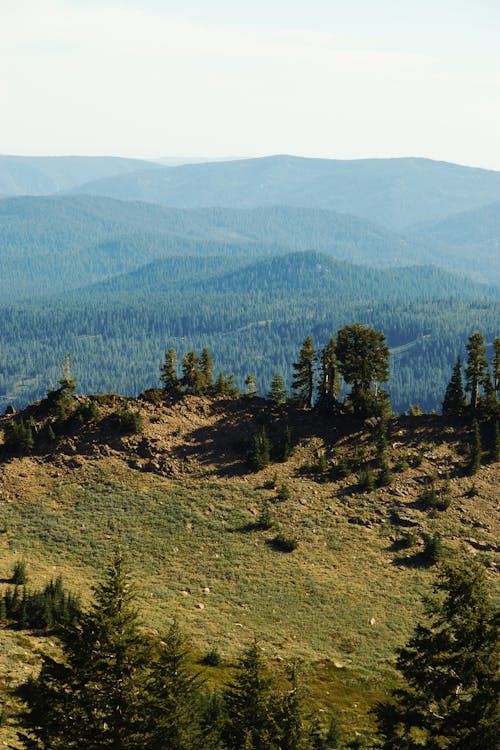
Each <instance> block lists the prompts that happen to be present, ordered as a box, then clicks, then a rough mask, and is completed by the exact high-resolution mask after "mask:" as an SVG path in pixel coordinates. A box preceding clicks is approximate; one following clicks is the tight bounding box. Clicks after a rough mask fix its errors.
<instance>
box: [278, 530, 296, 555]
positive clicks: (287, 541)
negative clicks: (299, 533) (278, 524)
mask: <svg viewBox="0 0 500 750" xmlns="http://www.w3.org/2000/svg"><path fill="white" fill-rule="evenodd" d="M272 545H273V547H274V548H275V549H277V550H279V551H280V552H293V551H294V550H295V549H297V547H298V546H299V542H298V540H297V539H296V538H295V537H293V536H285V535H284V534H282V533H280V534H276V536H275V537H274V539H273V540H272Z"/></svg>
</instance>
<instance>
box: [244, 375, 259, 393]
mask: <svg viewBox="0 0 500 750" xmlns="http://www.w3.org/2000/svg"><path fill="white" fill-rule="evenodd" d="M245 385H246V387H247V391H246V393H245V396H250V397H251V396H258V395H259V389H258V388H257V384H256V382H255V377H254V376H253V375H249V376H248V377H247V378H246V380H245Z"/></svg>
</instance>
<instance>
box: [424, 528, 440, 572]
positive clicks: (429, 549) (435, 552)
mask: <svg viewBox="0 0 500 750" xmlns="http://www.w3.org/2000/svg"><path fill="white" fill-rule="evenodd" d="M422 554H423V556H424V558H425V559H426V560H427V562H429V563H430V564H431V565H435V564H436V563H437V562H439V561H440V560H442V559H443V557H444V549H443V543H442V541H441V537H440V535H439V534H432V535H431V534H426V535H425V537H424V550H423V553H422Z"/></svg>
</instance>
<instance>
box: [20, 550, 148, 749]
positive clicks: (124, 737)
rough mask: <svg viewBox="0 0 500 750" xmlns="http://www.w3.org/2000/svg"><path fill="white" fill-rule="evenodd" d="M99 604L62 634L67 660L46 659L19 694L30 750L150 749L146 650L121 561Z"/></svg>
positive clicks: (111, 573)
mask: <svg viewBox="0 0 500 750" xmlns="http://www.w3.org/2000/svg"><path fill="white" fill-rule="evenodd" d="M94 596H95V603H94V605H93V607H92V609H91V610H90V611H89V612H88V613H86V614H85V615H83V616H82V618H81V621H80V622H79V623H77V624H76V625H73V626H70V627H68V628H66V629H64V630H63V631H62V633H61V641H62V658H61V659H60V660H58V659H53V658H52V657H50V656H44V657H43V661H42V668H41V671H40V674H39V676H38V677H37V678H36V679H33V680H30V681H28V682H27V683H25V684H24V685H23V686H21V688H20V690H19V693H20V696H21V698H22V699H23V700H24V702H25V709H24V711H23V712H22V713H21V716H20V720H19V723H20V726H21V727H22V729H21V732H20V735H19V736H20V739H21V741H22V744H23V746H24V747H25V748H27V750H81V749H82V748H99V749H101V748H102V750H105V749H106V748H109V749H110V750H137V748H138V747H142V746H143V744H144V743H145V740H146V737H147V734H148V732H149V726H148V721H147V711H146V706H147V703H146V702H145V696H146V692H145V676H146V664H147V661H146V658H145V654H146V649H145V642H144V640H143V638H142V637H141V635H140V633H139V629H138V627H139V623H138V616H137V613H136V610H135V607H134V593H133V590H132V588H131V583H130V580H129V577H128V575H127V574H126V572H125V570H124V565H123V560H122V558H121V555H119V554H117V555H116V556H115V557H114V559H113V561H112V563H111V565H110V567H109V569H108V571H107V575H106V578H105V579H104V581H103V582H102V583H101V584H100V585H99V586H97V588H96V589H95V593H94Z"/></svg>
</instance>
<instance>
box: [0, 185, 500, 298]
mask: <svg viewBox="0 0 500 750" xmlns="http://www.w3.org/2000/svg"><path fill="white" fill-rule="evenodd" d="M499 226H500V203H497V204H493V205H491V206H488V207H486V208H481V209H478V210H477V211H471V212H468V213H466V214H458V215H456V216H452V217H448V218H447V219H446V220H445V221H443V222H438V223H436V224H434V223H428V224H425V225H419V226H417V227H415V228H414V229H412V231H411V232H409V233H407V234H405V235H403V234H397V233H396V232H393V231H390V230H387V229H385V228H384V227H381V226H377V225H375V224H373V223H371V222H369V221H367V220H366V219H360V218H358V217H356V216H351V215H348V214H339V213H336V212H334V211H326V210H321V209H303V208H293V207H269V208H265V207H264V208H256V209H224V208H209V209H193V210H186V209H176V208H165V207H162V206H157V205H152V204H145V203H138V202H130V203H129V202H125V201H118V200H115V199H110V198H103V197H97V196H50V197H17V198H5V199H3V200H0V252H1V259H2V274H1V275H0V295H1V296H2V298H3V299H4V300H5V301H7V300H14V299H19V298H21V297H28V296H30V297H31V296H33V295H37V296H39V295H43V294H46V293H50V294H52V293H58V292H63V291H66V290H68V289H74V288H76V287H81V286H86V285H88V284H93V283H96V282H99V281H104V280H106V279H110V278H112V277H114V276H116V275H117V274H123V273H128V272H130V271H134V270H136V269H139V268H140V267H141V266H143V265H145V264H149V263H151V262H153V261H157V260H160V259H162V258H168V257H176V258H181V257H186V258H189V257H191V256H198V257H206V258H208V257H211V256H217V257H221V258H225V259H226V261H225V263H226V267H227V269H228V270H229V269H230V268H232V267H233V265H231V263H230V260H231V259H233V260H234V259H237V258H239V259H240V260H242V261H250V260H252V259H254V258H259V257H262V256H277V255H284V254H286V253H289V252H290V251H304V250H313V251H316V252H321V253H324V254H326V255H328V256H330V257H332V258H334V259H336V260H343V261H348V262H350V263H355V264H363V265H369V266H372V267H375V268H380V267H390V266H410V265H411V266H414V265H426V266H428V265H435V266H441V267H443V268H445V269H447V270H449V271H453V272H456V273H460V274H462V275H464V276H469V277H471V278H473V279H474V280H476V281H481V282H487V283H489V284H494V285H497V286H500V264H499V263H498V248H499V246H500V229H499ZM191 265H193V263H192V262H191Z"/></svg>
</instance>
